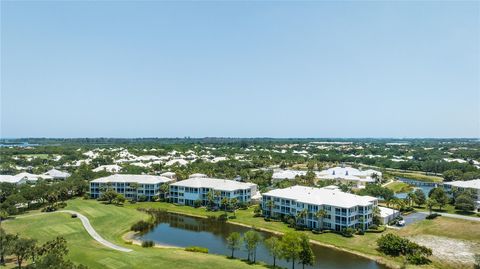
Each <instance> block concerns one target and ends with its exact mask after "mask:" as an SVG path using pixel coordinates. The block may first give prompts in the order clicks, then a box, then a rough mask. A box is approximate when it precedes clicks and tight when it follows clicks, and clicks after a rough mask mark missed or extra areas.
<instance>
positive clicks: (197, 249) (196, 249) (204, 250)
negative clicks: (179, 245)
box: [185, 246, 208, 253]
mask: <svg viewBox="0 0 480 269" xmlns="http://www.w3.org/2000/svg"><path fill="white" fill-rule="evenodd" d="M185 250H186V251H190V252H200V253H208V248H204V247H198V246H191V247H186V248H185Z"/></svg>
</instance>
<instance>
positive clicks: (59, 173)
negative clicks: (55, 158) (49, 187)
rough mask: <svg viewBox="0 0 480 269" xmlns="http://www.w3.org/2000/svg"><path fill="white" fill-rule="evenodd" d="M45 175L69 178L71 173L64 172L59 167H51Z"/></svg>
mask: <svg viewBox="0 0 480 269" xmlns="http://www.w3.org/2000/svg"><path fill="white" fill-rule="evenodd" d="M44 175H47V176H52V177H53V178H67V177H69V176H70V173H67V172H62V171H60V170H57V169H55V168H54V169H50V170H49V171H47V172H45V173H44Z"/></svg>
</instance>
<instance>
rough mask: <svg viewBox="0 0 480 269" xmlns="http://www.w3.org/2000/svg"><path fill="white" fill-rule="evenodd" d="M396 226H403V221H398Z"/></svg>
mask: <svg viewBox="0 0 480 269" xmlns="http://www.w3.org/2000/svg"><path fill="white" fill-rule="evenodd" d="M397 226H405V221H404V220H403V219H402V220H399V221H398V223H397Z"/></svg>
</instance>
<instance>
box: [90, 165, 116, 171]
mask: <svg viewBox="0 0 480 269" xmlns="http://www.w3.org/2000/svg"><path fill="white" fill-rule="evenodd" d="M120 170H122V167H121V166H120V165H116V164H108V165H101V166H99V167H97V168H95V169H93V170H92V171H93V172H100V171H107V172H119V171H120Z"/></svg>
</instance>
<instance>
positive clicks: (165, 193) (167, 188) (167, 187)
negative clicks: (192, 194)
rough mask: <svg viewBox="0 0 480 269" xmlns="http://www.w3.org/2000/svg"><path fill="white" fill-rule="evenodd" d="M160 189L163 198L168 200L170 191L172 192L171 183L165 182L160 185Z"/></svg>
mask: <svg viewBox="0 0 480 269" xmlns="http://www.w3.org/2000/svg"><path fill="white" fill-rule="evenodd" d="M160 191H161V192H162V194H163V199H165V200H167V199H168V193H169V192H170V185H168V184H167V183H163V184H162V185H161V186H160Z"/></svg>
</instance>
